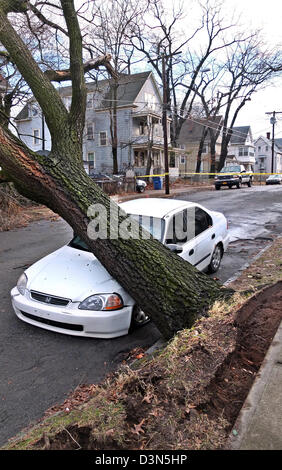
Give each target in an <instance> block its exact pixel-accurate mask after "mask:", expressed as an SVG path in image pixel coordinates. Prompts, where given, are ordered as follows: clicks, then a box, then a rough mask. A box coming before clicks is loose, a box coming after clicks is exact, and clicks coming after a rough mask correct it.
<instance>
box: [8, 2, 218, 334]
mask: <svg viewBox="0 0 282 470" xmlns="http://www.w3.org/2000/svg"><path fill="white" fill-rule="evenodd" d="M47 3H49V2H47ZM47 3H46V5H47ZM60 6H61V12H62V14H63V17H64V20H65V24H64V27H65V28H66V29H67V31H68V41H69V64H70V65H69V71H70V78H71V82H72V102H71V107H70V110H69V111H68V110H67V109H66V108H65V106H64V104H63V102H62V100H61V97H60V94H59V91H58V90H57V89H56V87H54V86H53V84H52V83H51V81H50V80H49V78H48V76H47V75H46V74H45V73H44V71H43V70H42V69H41V68H40V67H39V65H38V64H37V62H36V60H35V59H34V58H33V56H32V54H31V53H30V51H29V49H28V47H27V45H26V44H25V43H24V42H23V41H22V39H21V38H20V36H19V35H18V34H17V33H16V31H15V29H14V28H13V26H12V24H11V23H10V21H9V18H8V16H9V14H10V13H11V12H13V13H16V14H17V15H18V14H25V13H26V11H28V10H29V4H28V3H27V2H26V1H21V0H16V1H15V0H0V23H1V28H0V41H1V42H2V44H3V46H4V47H5V50H6V51H7V52H8V54H9V56H10V58H11V60H12V61H13V62H14V63H15V64H16V66H17V68H18V70H19V72H20V73H21V75H22V76H23V78H24V79H25V81H26V82H27V83H28V85H29V86H30V88H31V90H32V93H33V95H34V97H35V99H36V100H37V102H38V103H39V105H40V107H41V109H42V111H43V113H44V116H45V119H46V123H47V125H48V128H49V131H50V134H51V139H52V148H51V152H50V154H49V155H48V156H47V157H43V156H40V155H38V154H36V153H34V152H32V151H31V150H30V149H28V148H27V147H26V146H25V145H24V144H23V143H22V142H21V141H20V140H19V139H18V138H17V137H16V136H15V135H14V134H13V133H11V132H10V131H9V129H7V128H6V127H1V126H0V164H1V167H3V168H4V169H5V171H6V172H8V174H9V175H10V176H11V178H12V179H13V181H14V182H15V184H16V186H17V188H18V189H19V190H20V191H21V192H22V193H23V194H24V195H26V196H27V197H29V198H31V199H34V200H36V201H38V202H40V203H43V204H45V205H47V206H48V207H50V208H51V209H52V210H54V211H55V212H57V213H58V214H60V215H61V216H62V217H63V218H64V219H65V220H66V221H67V222H68V223H69V224H70V225H71V226H72V228H73V229H74V231H75V232H76V233H77V234H78V235H79V236H80V237H81V238H82V240H84V241H85V242H86V243H87V245H88V247H89V249H90V250H91V251H92V252H93V253H94V254H95V256H96V257H97V259H98V260H99V261H100V262H101V263H102V264H103V265H104V266H105V268H106V269H107V271H108V272H109V273H110V274H111V275H112V276H113V277H114V278H115V279H116V280H117V281H118V282H119V283H120V284H121V285H122V286H123V287H124V289H126V290H127V292H128V293H129V294H130V295H131V296H132V297H133V298H134V299H135V301H136V303H137V304H138V305H140V307H141V308H142V309H143V310H144V311H145V312H147V313H148V314H150V315H151V316H152V318H153V320H154V321H155V323H156V325H157V326H158V327H159V329H160V331H161V332H162V333H163V335H164V336H165V337H166V338H169V337H171V336H172V335H173V334H174V333H175V332H176V331H177V330H179V329H181V328H183V327H185V326H186V327H187V326H188V327H189V326H191V325H192V324H193V323H194V321H195V319H196V318H197V317H198V315H199V313H201V312H203V311H205V309H207V308H208V306H209V305H210V304H211V303H212V302H213V301H214V300H215V299H217V298H219V297H221V296H223V295H226V293H227V290H226V289H223V288H221V287H220V286H219V285H218V284H217V283H216V282H215V281H214V280H213V279H211V278H209V277H207V276H206V275H205V274H203V273H201V272H199V271H197V269H195V268H194V267H193V266H191V265H189V264H188V263H187V262H186V261H184V260H183V259H182V258H180V257H179V256H177V255H176V254H175V253H171V252H170V251H169V250H168V249H167V248H166V247H165V246H163V245H162V244H161V243H160V242H158V241H157V240H155V239H153V238H152V237H151V236H150V237H148V238H146V239H144V238H141V239H140V236H138V235H140V230H141V229H140V227H139V224H138V223H137V222H135V221H134V220H131V219H129V222H130V227H131V232H132V234H133V235H134V236H130V237H122V236H120V232H119V230H120V229H121V228H122V227H123V226H124V224H125V223H126V222H128V220H127V215H126V214H125V213H124V212H123V211H122V210H120V211H119V210H118V207H117V206H116V205H115V204H113V202H111V200H110V198H109V197H108V196H107V195H106V194H105V193H103V191H102V190H101V189H100V188H99V187H98V186H97V185H95V183H93V180H92V179H91V178H89V176H88V175H87V174H86V172H85V171H84V168H83V164H82V139H83V130H84V125H85V110H86V94H87V89H86V83H85V78H84V73H85V70H84V63H83V46H82V36H81V31H80V27H79V22H78V17H77V15H76V12H75V8H74V2H73V0H61V1H60ZM58 74H59V75H60V73H59V71H58ZM94 203H98V204H102V205H103V207H104V208H105V210H106V213H107V215H106V216H105V217H104V223H105V224H106V227H107V229H108V234H109V233H111V231H112V230H113V232H114V234H115V235H116V236H112V237H109V236H108V237H106V238H97V239H96V240H93V238H92V237H90V238H89V236H88V233H87V229H88V226H89V223H90V221H91V213H89V207H90V206H92V205H93V204H94ZM113 207H114V208H115V211H114V213H112V209H113ZM93 216H94V217H95V214H92V217H93Z"/></svg>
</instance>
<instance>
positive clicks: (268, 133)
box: [266, 132, 270, 140]
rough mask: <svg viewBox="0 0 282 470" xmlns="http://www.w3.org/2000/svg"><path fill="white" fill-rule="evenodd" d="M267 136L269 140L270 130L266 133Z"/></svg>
mask: <svg viewBox="0 0 282 470" xmlns="http://www.w3.org/2000/svg"><path fill="white" fill-rule="evenodd" d="M266 138H267V139H268V140H270V132H267V133H266Z"/></svg>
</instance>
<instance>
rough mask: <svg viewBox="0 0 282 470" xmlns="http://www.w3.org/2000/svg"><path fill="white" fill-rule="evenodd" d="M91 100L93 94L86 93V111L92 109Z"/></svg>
mask: <svg viewBox="0 0 282 470" xmlns="http://www.w3.org/2000/svg"><path fill="white" fill-rule="evenodd" d="M93 98H94V95H93V93H88V94H87V101H86V108H87V109H92V108H93Z"/></svg>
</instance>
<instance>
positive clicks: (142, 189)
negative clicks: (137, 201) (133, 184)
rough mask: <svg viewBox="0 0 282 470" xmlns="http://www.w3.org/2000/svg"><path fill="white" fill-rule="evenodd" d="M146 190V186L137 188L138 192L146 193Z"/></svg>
mask: <svg viewBox="0 0 282 470" xmlns="http://www.w3.org/2000/svg"><path fill="white" fill-rule="evenodd" d="M144 191H145V188H144V186H138V188H137V192H138V193H144Z"/></svg>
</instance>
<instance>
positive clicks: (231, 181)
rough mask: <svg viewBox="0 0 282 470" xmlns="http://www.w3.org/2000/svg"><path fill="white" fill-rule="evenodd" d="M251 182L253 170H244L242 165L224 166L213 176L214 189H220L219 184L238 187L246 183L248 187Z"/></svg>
mask: <svg viewBox="0 0 282 470" xmlns="http://www.w3.org/2000/svg"><path fill="white" fill-rule="evenodd" d="M252 182H253V172H252V171H246V169H245V167H244V165H229V166H224V167H223V168H222V169H221V170H220V172H219V173H218V174H217V175H216V176H215V178H214V185H215V189H220V188H221V186H228V188H232V186H236V187H237V188H238V189H239V188H241V186H242V184H247V185H248V187H249V188H250V187H251V186H252Z"/></svg>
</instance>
